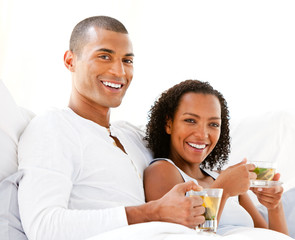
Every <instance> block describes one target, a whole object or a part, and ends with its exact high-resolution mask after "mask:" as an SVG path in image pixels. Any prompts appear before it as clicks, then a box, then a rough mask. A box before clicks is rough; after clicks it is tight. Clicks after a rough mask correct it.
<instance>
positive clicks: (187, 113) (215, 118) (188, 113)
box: [183, 112, 221, 120]
mask: <svg viewBox="0 0 295 240" xmlns="http://www.w3.org/2000/svg"><path fill="white" fill-rule="evenodd" d="M183 115H191V116H194V117H196V118H200V116H199V115H198V114H194V113H190V112H185V113H184V114H183ZM209 119H210V120H220V119H221V117H211V118H209Z"/></svg>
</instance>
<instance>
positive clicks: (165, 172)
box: [143, 160, 184, 202]
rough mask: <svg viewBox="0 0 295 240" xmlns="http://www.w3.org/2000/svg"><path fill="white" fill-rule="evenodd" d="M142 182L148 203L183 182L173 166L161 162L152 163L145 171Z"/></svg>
mask: <svg viewBox="0 0 295 240" xmlns="http://www.w3.org/2000/svg"><path fill="white" fill-rule="evenodd" d="M143 182H144V191H145V199H146V202H149V201H152V200H156V199H159V198H161V197H163V196H164V195H165V194H166V193H167V192H169V191H170V190H171V189H172V188H173V187H174V186H175V185H176V184H179V183H183V182H184V180H183V178H182V176H181V174H180V173H179V171H178V170H177V168H176V167H175V166H173V165H172V164H171V163H169V162H167V161H165V160H163V161H157V162H154V163H153V164H151V165H150V166H149V167H147V168H146V169H145V171H144V181H143Z"/></svg>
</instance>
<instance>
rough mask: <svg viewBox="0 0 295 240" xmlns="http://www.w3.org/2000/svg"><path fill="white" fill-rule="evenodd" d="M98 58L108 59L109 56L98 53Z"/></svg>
mask: <svg viewBox="0 0 295 240" xmlns="http://www.w3.org/2000/svg"><path fill="white" fill-rule="evenodd" d="M98 58H101V59H104V60H110V57H109V56H108V55H99V56H98Z"/></svg>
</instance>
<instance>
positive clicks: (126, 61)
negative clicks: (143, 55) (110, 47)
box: [123, 59, 133, 64]
mask: <svg viewBox="0 0 295 240" xmlns="http://www.w3.org/2000/svg"><path fill="white" fill-rule="evenodd" d="M123 62H125V63H128V64H133V60H132V59H124V60H123Z"/></svg>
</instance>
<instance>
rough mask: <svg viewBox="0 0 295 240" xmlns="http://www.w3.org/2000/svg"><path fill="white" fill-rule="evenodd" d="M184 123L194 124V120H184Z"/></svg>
mask: <svg viewBox="0 0 295 240" xmlns="http://www.w3.org/2000/svg"><path fill="white" fill-rule="evenodd" d="M184 121H185V122H188V123H195V122H196V121H195V120H194V119H190V118H189V119H185V120H184Z"/></svg>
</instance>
